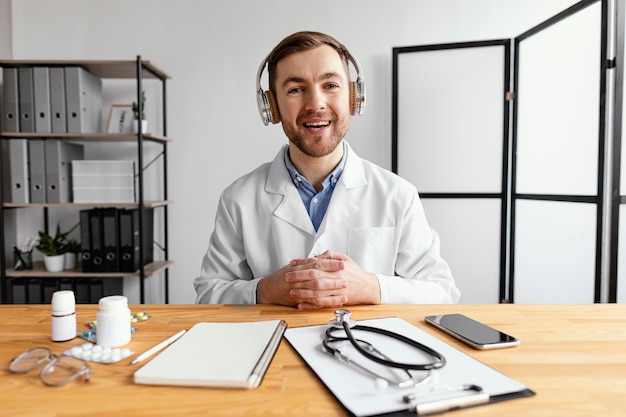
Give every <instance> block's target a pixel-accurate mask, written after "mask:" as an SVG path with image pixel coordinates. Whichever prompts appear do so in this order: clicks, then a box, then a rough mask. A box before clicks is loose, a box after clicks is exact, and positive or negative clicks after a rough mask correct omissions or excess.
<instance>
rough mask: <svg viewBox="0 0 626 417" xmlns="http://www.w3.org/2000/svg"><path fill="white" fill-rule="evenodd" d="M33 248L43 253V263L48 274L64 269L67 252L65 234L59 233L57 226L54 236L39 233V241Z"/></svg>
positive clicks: (59, 228) (59, 229)
mask: <svg viewBox="0 0 626 417" xmlns="http://www.w3.org/2000/svg"><path fill="white" fill-rule="evenodd" d="M35 248H36V249H37V250H38V251H39V252H41V253H43V255H44V257H43V261H44V264H45V265H46V269H47V270H48V271H49V272H59V271H62V270H63V268H64V267H65V252H66V251H67V239H66V234H65V233H62V232H61V227H60V226H59V225H58V224H57V229H56V233H55V234H54V236H51V235H49V234H48V233H46V232H43V231H41V230H40V231H39V240H38V242H37V246H35Z"/></svg>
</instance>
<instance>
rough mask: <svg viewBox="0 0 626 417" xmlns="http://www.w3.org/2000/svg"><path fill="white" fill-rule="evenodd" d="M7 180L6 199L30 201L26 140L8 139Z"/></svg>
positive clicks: (21, 201)
mask: <svg viewBox="0 0 626 417" xmlns="http://www.w3.org/2000/svg"><path fill="white" fill-rule="evenodd" d="M6 142H8V148H9V152H8V157H9V161H8V162H9V182H10V190H11V191H10V194H9V197H8V198H7V201H11V202H13V203H24V204H26V203H30V193H29V186H28V140H26V139H9V140H7V141H6Z"/></svg>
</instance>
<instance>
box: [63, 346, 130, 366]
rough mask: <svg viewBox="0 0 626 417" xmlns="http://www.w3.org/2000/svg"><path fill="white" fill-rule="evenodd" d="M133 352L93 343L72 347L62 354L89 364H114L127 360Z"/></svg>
mask: <svg viewBox="0 0 626 417" xmlns="http://www.w3.org/2000/svg"><path fill="white" fill-rule="evenodd" d="M133 353H135V352H133V351H131V350H130V349H126V348H125V349H120V348H110V347H102V346H99V345H95V344H93V343H83V344H82V345H80V346H74V347H73V348H71V349H68V350H66V351H65V352H63V354H64V355H66V356H72V357H74V358H77V359H82V360H85V361H90V362H99V363H114V362H119V361H121V360H122V359H126V358H128V357H129V356H130V355H132V354H133Z"/></svg>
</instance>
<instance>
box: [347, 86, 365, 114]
mask: <svg viewBox="0 0 626 417" xmlns="http://www.w3.org/2000/svg"><path fill="white" fill-rule="evenodd" d="M363 113H365V84H363V82H362V81H352V82H351V83H350V114H351V115H353V116H354V115H357V114H358V115H362V114H363Z"/></svg>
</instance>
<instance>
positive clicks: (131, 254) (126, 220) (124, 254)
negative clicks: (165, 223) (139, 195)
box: [118, 208, 154, 272]
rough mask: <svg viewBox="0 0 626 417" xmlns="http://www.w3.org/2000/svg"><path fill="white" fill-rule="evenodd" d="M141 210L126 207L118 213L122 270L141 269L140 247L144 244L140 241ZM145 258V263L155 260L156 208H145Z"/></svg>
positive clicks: (143, 214)
mask: <svg viewBox="0 0 626 417" xmlns="http://www.w3.org/2000/svg"><path fill="white" fill-rule="evenodd" d="M139 210H140V209H126V210H120V211H119V213H118V221H119V245H120V254H119V265H120V269H119V270H120V272H135V271H136V270H137V269H139V267H140V266H141V265H140V260H139V248H140V247H141V246H142V245H141V242H140V241H139V235H140V233H139V228H140V225H139ZM142 217H143V219H142V220H143V229H142V232H143V243H144V244H143V260H144V265H145V264H148V263H150V262H152V261H153V260H154V251H153V240H154V231H153V229H154V210H153V209H151V208H149V209H143V213H142Z"/></svg>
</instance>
